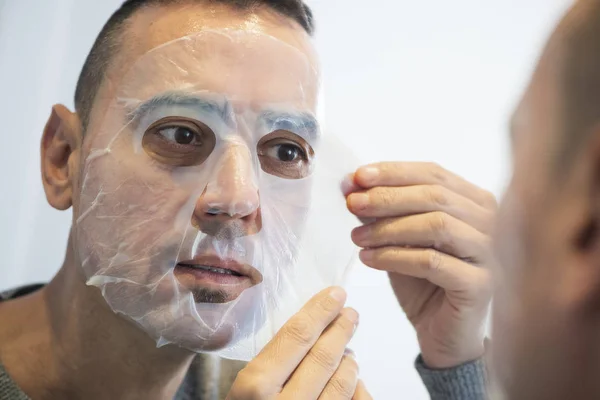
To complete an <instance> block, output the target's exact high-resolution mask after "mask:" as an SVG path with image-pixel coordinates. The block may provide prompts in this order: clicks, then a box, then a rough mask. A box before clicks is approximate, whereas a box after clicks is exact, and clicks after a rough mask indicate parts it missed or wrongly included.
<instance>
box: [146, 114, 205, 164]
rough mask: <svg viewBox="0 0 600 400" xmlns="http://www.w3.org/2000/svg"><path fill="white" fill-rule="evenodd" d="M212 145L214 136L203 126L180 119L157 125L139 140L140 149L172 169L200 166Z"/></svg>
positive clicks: (199, 123)
mask: <svg viewBox="0 0 600 400" xmlns="http://www.w3.org/2000/svg"><path fill="white" fill-rule="evenodd" d="M215 145H216V136H215V134H214V133H213V131H212V130H211V129H210V128H209V127H208V126H207V125H206V124H204V123H202V122H200V121H196V120H191V119H188V118H183V117H167V118H163V119H162V120H160V121H157V122H156V123H154V124H153V125H151V126H150V127H149V128H148V130H147V131H146V133H145V134H144V137H143V139H142V146H143V147H144V150H146V153H147V154H148V155H149V156H150V157H152V158H154V159H155V160H157V161H158V162H160V163H162V164H165V165H169V166H173V167H187V166H192V165H200V164H202V163H203V162H204V161H205V160H206V159H207V158H208V156H209V155H210V154H211V153H212V151H213V150H214V148H215Z"/></svg>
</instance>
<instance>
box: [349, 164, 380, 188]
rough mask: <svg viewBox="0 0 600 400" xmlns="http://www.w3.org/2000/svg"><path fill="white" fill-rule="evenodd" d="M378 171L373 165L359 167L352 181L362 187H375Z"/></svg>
mask: <svg viewBox="0 0 600 400" xmlns="http://www.w3.org/2000/svg"><path fill="white" fill-rule="evenodd" d="M378 178H379V169H378V168H377V167H375V166H373V165H367V166H364V167H360V168H359V169H358V171H356V174H355V176H354V180H355V181H356V183H358V184H359V185H360V186H362V187H365V188H366V187H371V186H374V185H377V180H378Z"/></svg>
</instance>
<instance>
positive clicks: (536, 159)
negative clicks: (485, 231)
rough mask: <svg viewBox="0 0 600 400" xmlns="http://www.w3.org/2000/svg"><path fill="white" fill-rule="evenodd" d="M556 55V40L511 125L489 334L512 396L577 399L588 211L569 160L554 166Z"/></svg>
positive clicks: (586, 356)
mask: <svg viewBox="0 0 600 400" xmlns="http://www.w3.org/2000/svg"><path fill="white" fill-rule="evenodd" d="M561 62H562V60H561V59H560V53H559V51H558V49H557V48H556V46H555V47H554V48H552V47H551V48H550V50H549V51H547V52H546V53H545V54H544V56H543V58H542V60H541V62H540V64H539V66H538V69H537V71H536V72H535V74H534V77H533V79H532V81H531V84H530V86H529V88H528V90H527V92H526V94H525V96H524V98H523V100H522V102H521V104H520V106H519V108H518V110H517V112H516V113H515V115H514V118H513V122H512V141H513V157H514V158H513V169H514V172H513V177H512V181H511V182H510V186H509V188H508V190H507V192H506V194H505V197H504V199H503V201H502V205H501V208H500V213H499V216H498V225H497V232H496V238H495V246H496V252H497V256H498V258H499V261H500V265H501V267H500V268H499V269H498V270H496V271H495V272H496V274H495V285H496V290H495V300H494V306H493V307H494V310H493V311H494V312H493V336H492V342H493V345H494V351H493V359H494V363H493V365H494V373H495V374H496V376H497V378H498V379H499V381H500V384H501V385H502V387H503V389H505V390H506V394H507V395H508V398H510V399H533V398H540V399H541V398H543V399H555V398H556V399H562V398H568V397H573V398H583V397H579V396H578V395H577V394H576V393H584V392H578V390H585V389H584V388H585V385H584V384H582V382H583V381H582V377H583V375H584V374H585V370H586V366H588V367H589V366H590V365H592V364H593V363H592V364H589V363H588V362H589V361H590V360H593V359H594V358H597V356H598V355H597V354H594V353H593V351H592V349H591V348H590V347H589V343H593V342H594V341H591V342H590V341H586V336H585V328H584V325H585V322H584V320H583V319H582V318H581V317H582V313H581V311H582V304H584V299H585V296H587V294H589V291H588V290H587V288H589V282H588V281H587V279H586V278H587V276H588V275H587V274H586V273H585V271H584V268H580V267H582V263H581V260H582V255H581V254H579V253H578V252H577V249H576V245H575V242H576V237H577V232H579V231H581V230H582V227H583V226H585V223H586V218H588V217H589V215H585V212H586V211H585V210H586V205H585V202H584V199H586V198H587V196H586V194H585V192H586V190H587V189H588V187H586V186H585V179H583V178H582V174H581V171H580V170H579V169H578V168H579V167H578V166H577V165H574V164H573V165H568V166H567V165H566V166H564V168H562V171H563V172H564V173H559V164H558V163H559V160H560V157H559V156H560V151H561V150H560V146H561V145H562V144H563V143H562V142H561V138H564V135H565V133H564V132H563V130H564V128H563V126H564V122H563V121H562V120H561V114H562V107H563V106H562V103H561V102H562V100H563V99H561V97H560V91H559V85H558V79H559V76H560V75H559V71H560V66H561ZM587 339H589V338H587ZM595 341H597V338H596V339H595ZM588 369H589V370H590V371H593V372H591V373H593V374H596V371H597V369H595V368H591V369H590V368H588ZM594 380H597V379H594Z"/></svg>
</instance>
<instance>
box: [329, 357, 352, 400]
mask: <svg viewBox="0 0 600 400" xmlns="http://www.w3.org/2000/svg"><path fill="white" fill-rule="evenodd" d="M344 363H347V364H348V365H346V366H345V367H344V370H343V371H340V372H338V373H336V374H335V375H334V376H332V377H331V379H330V380H329V384H330V386H331V390H332V391H334V392H335V393H336V394H337V395H340V396H341V397H342V398H344V399H345V398H348V399H350V398H352V396H353V395H354V390H355V389H356V382H357V379H358V365H357V364H356V361H354V360H352V359H348V360H345V361H344Z"/></svg>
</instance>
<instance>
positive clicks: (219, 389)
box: [0, 285, 487, 400]
mask: <svg viewBox="0 0 600 400" xmlns="http://www.w3.org/2000/svg"><path fill="white" fill-rule="evenodd" d="M40 287H41V285H35V286H28V287H25V288H21V289H17V290H13V291H10V292H5V293H0V301H2V300H7V299H11V298H16V297H19V296H24V295H26V294H28V293H31V292H33V291H35V290H37V289H39V288H40ZM415 366H416V368H417V371H418V372H419V374H420V375H421V379H422V380H423V383H424V384H425V387H426V388H427V391H428V392H429V394H430V396H431V399H432V400H484V399H486V385H487V380H486V370H485V366H484V364H483V362H482V361H481V360H478V361H474V362H472V363H468V364H465V365H462V366H459V367H456V368H451V369H447V370H431V369H429V368H427V367H426V366H425V364H424V363H423V360H422V359H421V357H419V358H417V360H416V362H415ZM243 367H244V363H241V362H237V361H230V360H221V359H219V358H216V357H213V356H209V355H205V354H199V355H198V356H197V357H196V359H195V360H194V362H193V363H192V366H191V367H190V370H189V371H188V373H187V375H186V377H185V379H184V381H183V383H182V385H181V387H180V388H179V390H178V391H177V394H176V395H175V399H174V400H224V399H225V397H226V396H227V392H228V391H229V388H230V387H231V384H232V382H233V380H234V379H235V377H236V375H237V373H238V372H239V371H240V369H242V368H243ZM395 398H398V395H396V394H391V393H390V395H389V396H386V398H385V399H382V400H387V399H390V400H391V399H395ZM0 400H29V397H28V396H27V395H26V394H25V393H23V391H22V390H21V389H20V388H19V387H18V386H17V385H16V384H15V382H14V381H13V380H12V379H11V378H10V376H9V375H8V373H7V372H6V370H5V369H4V366H3V365H2V362H1V360H0Z"/></svg>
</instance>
